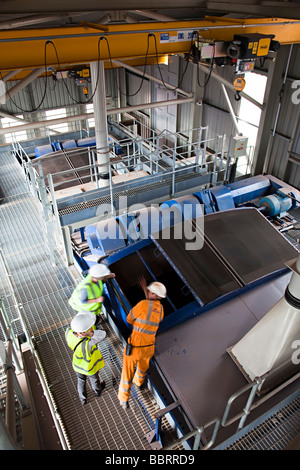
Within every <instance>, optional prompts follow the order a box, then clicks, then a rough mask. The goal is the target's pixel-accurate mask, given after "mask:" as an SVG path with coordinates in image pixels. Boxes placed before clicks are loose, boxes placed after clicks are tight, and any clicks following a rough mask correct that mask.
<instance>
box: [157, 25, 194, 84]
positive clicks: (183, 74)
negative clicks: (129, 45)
mask: <svg viewBox="0 0 300 470" xmlns="http://www.w3.org/2000/svg"><path fill="white" fill-rule="evenodd" d="M150 36H151V37H153V38H154V44H155V55H156V63H157V67H158V70H159V74H160V78H161V81H162V83H163V86H164V87H165V88H166V89H167V90H169V91H173V92H175V91H177V90H178V89H179V88H180V86H181V84H182V81H183V78H184V76H185V73H186V71H187V68H188V66H189V61H188V60H187V62H186V66H185V69H184V71H183V73H182V76H181V79H180V80H179V83H178V85H177V87H171V88H170V87H169V86H168V85H167V84H166V83H165V81H164V79H163V76H162V72H161V68H160V65H159V62H158V51H157V43H156V37H155V35H154V34H153V33H150V34H149V37H150ZM193 37H194V33H193V34H192V37H191V45H190V51H189V55H190V53H191V50H192V45H193Z"/></svg>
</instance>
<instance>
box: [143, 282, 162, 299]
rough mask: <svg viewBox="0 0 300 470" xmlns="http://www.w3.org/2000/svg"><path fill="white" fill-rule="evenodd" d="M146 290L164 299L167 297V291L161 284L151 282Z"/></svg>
mask: <svg viewBox="0 0 300 470" xmlns="http://www.w3.org/2000/svg"><path fill="white" fill-rule="evenodd" d="M147 289H148V290H150V291H151V292H153V294H156V295H158V297H161V298H162V299H164V298H165V297H166V296H167V289H166V288H165V286H164V285H163V284H162V283H161V282H151V284H149V286H147Z"/></svg>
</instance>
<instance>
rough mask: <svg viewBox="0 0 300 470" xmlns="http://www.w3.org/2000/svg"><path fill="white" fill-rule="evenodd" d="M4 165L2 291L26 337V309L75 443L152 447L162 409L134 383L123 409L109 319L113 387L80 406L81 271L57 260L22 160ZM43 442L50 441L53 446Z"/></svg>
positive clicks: (107, 355)
mask: <svg viewBox="0 0 300 470" xmlns="http://www.w3.org/2000/svg"><path fill="white" fill-rule="evenodd" d="M0 166H1V173H0V191H1V193H0V194H1V199H0V209H1V211H0V214H1V225H0V246H1V248H0V296H1V298H2V300H3V303H4V305H5V309H6V311H7V313H8V315H9V318H10V321H11V322H12V325H13V328H14V331H15V332H16V333H17V334H19V335H20V334H22V332H23V328H22V323H21V322H20V320H19V313H20V312H21V314H22V317H23V319H24V322H25V324H26V328H27V329H28V331H29V333H30V336H31V337H32V338H33V342H34V344H35V348H36V350H37V353H38V356H39V357H40V360H41V363H42V365H43V368H44V372H45V376H46V379H47V382H48V386H49V390H50V391H51V394H52V396H53V399H54V403H55V406H56V412H57V414H58V415H59V418H60V420H61V422H62V427H63V428H64V430H65V434H66V436H67V437H66V439H67V442H68V447H69V448H70V449H78V450H84V449H86V450H99V449H101V450H103V449H113V450H116V449H123V450H129V449H131V450H132V449H134V450H150V449H151V447H150V444H149V443H148V442H147V440H146V438H145V435H146V434H147V433H148V432H149V431H151V430H154V429H155V418H154V413H155V412H156V411H157V410H158V406H157V404H156V402H155V401H154V399H153V397H152V394H151V393H150V391H149V390H148V389H145V390H143V391H137V390H135V389H134V388H133V390H132V395H131V399H130V402H129V403H130V408H129V410H126V411H125V410H123V409H122V408H121V407H120V405H119V401H118V398H117V391H118V385H119V379H120V375H121V367H122V353H123V348H122V346H121V344H120V341H119V339H118V338H117V337H116V335H115V334H114V332H113V331H112V329H111V328H110V327H109V325H108V324H107V323H104V326H103V328H104V329H105V330H106V332H107V338H106V340H105V341H104V342H103V343H102V344H101V352H102V354H103V357H104V359H105V363H106V365H105V368H104V369H103V372H102V371H101V377H102V379H103V380H105V382H106V389H105V390H104V391H103V394H102V396H101V397H100V398H96V397H94V396H93V394H92V393H91V391H90V389H89V388H88V404H87V405H85V406H82V405H81V403H80V401H79V398H78V395H77V390H76V376H75V373H74V372H73V369H72V366H71V354H72V352H71V350H69V349H68V347H67V344H66V341H65V337H64V334H65V329H66V325H68V324H69V322H70V319H71V318H72V316H73V315H74V312H73V311H72V309H71V308H70V307H69V305H68V298H69V297H70V295H71V292H72V289H73V288H74V287H75V285H76V284H77V282H78V281H79V274H78V273H77V271H76V270H74V271H71V270H69V269H67V268H66V266H65V264H64V262H63V261H62V258H61V257H60V254H59V253H58V252H56V253H55V265H52V263H51V257H50V256H49V252H48V247H47V242H46V239H45V235H44V232H43V228H42V227H41V220H42V219H41V217H40V215H39V207H38V206H37V205H36V201H35V199H34V198H33V196H31V194H30V193H29V191H28V188H27V186H26V184H25V180H24V178H23V175H22V169H21V167H20V166H19V165H18V163H17V161H16V160H15V159H14V157H13V156H12V155H11V154H10V153H2V154H1V155H0ZM41 400H44V397H42V396H41ZM36 406H37V407H38V406H39V404H38V403H36ZM37 412H39V411H37ZM170 432H171V434H172V431H170ZM44 441H45V442H46V446H47V445H51V444H49V443H47V439H44ZM49 441H50V440H49ZM46 448H47V447H46Z"/></svg>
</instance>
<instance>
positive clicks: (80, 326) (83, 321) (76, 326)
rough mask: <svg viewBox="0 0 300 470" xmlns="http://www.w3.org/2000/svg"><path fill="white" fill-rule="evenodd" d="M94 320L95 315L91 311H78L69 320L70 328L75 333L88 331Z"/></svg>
mask: <svg viewBox="0 0 300 470" xmlns="http://www.w3.org/2000/svg"><path fill="white" fill-rule="evenodd" d="M95 321H96V315H95V314H94V313H92V312H84V311H83V312H79V313H77V315H75V317H74V318H73V320H72V321H71V329H72V330H73V331H75V333H84V332H85V331H88V330H89V329H90V328H91V327H92V326H93V325H94V324H95Z"/></svg>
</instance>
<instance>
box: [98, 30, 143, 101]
mask: <svg viewBox="0 0 300 470" xmlns="http://www.w3.org/2000/svg"><path fill="white" fill-rule="evenodd" d="M149 36H150V35H148V37H147V50H146V56H145V63H144V71H143V76H142V78H141V83H140V85H139V88H138V89H137V91H136V92H135V93H132V94H127V93H124V92H123V91H122V90H121V89H120V88H119V86H118V82H117V79H116V77H115V74H114V73H113V77H114V81H115V86H116V88H117V90H118V91H119V92H120V93H121V94H122V95H124V96H128V97H132V96H135V95H137V94H138V93H139V91H140V90H141V88H142V86H143V82H144V80H145V74H146V67H147V58H148V53H149ZM104 39H105V40H106V44H107V50H108V56H109V61H110V65H111V68H112V70H113V72H115V68H114V67H113V63H112V58H111V53H110V47H109V42H108V40H107V39H106V37H104Z"/></svg>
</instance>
